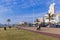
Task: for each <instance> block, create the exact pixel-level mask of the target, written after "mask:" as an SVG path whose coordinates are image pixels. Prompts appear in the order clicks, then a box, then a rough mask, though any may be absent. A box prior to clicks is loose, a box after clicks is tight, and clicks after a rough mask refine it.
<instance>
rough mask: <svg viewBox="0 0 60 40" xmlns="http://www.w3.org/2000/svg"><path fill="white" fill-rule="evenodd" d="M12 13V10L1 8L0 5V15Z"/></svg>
mask: <svg viewBox="0 0 60 40" xmlns="http://www.w3.org/2000/svg"><path fill="white" fill-rule="evenodd" d="M12 12H13V11H12V9H10V8H6V7H4V6H2V5H0V14H1V13H12Z"/></svg>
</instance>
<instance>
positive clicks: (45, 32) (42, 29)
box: [20, 27, 60, 38]
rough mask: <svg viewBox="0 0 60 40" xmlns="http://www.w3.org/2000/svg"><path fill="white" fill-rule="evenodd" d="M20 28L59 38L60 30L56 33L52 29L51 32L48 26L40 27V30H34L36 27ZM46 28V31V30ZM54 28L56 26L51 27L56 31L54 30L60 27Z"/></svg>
mask: <svg viewBox="0 0 60 40" xmlns="http://www.w3.org/2000/svg"><path fill="white" fill-rule="evenodd" d="M20 29H23V30H28V31H31V32H36V33H40V34H43V35H48V36H52V37H56V38H60V32H58V33H56V32H55V33H54V32H53V31H52V33H51V31H50V30H52V29H51V28H49V30H48V29H47V28H41V30H36V27H21V28H20ZM46 29H47V30H48V31H46ZM55 29H56V28H53V30H54V31H56V30H57V31H58V29H59V30H60V28H57V29H56V30H55ZM49 31H50V32H49Z"/></svg>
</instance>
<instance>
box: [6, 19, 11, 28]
mask: <svg viewBox="0 0 60 40" xmlns="http://www.w3.org/2000/svg"><path fill="white" fill-rule="evenodd" d="M7 22H8V27H9V28H11V26H9V23H10V22H11V19H7Z"/></svg>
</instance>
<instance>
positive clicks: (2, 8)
mask: <svg viewBox="0 0 60 40" xmlns="http://www.w3.org/2000/svg"><path fill="white" fill-rule="evenodd" d="M53 2H55V3H56V5H55V10H56V13H60V0H0V23H2V24H6V23H7V21H6V20H7V19H11V23H12V24H15V23H19V22H21V21H27V22H33V10H34V20H35V19H36V18H39V17H43V16H44V15H45V14H46V13H47V12H48V9H49V5H50V4H51V3H53Z"/></svg>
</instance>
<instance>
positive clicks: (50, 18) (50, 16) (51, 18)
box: [48, 13, 55, 27]
mask: <svg viewBox="0 0 60 40" xmlns="http://www.w3.org/2000/svg"><path fill="white" fill-rule="evenodd" d="M53 17H55V14H52V15H51V14H50V13H48V19H49V27H50V26H51V23H50V21H51V20H54V18H53Z"/></svg>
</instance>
